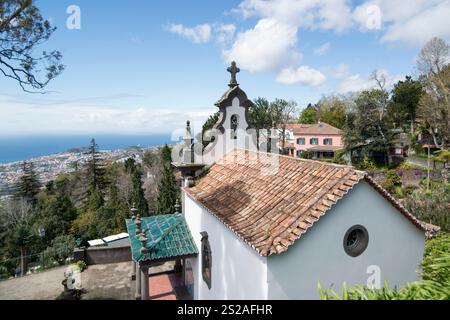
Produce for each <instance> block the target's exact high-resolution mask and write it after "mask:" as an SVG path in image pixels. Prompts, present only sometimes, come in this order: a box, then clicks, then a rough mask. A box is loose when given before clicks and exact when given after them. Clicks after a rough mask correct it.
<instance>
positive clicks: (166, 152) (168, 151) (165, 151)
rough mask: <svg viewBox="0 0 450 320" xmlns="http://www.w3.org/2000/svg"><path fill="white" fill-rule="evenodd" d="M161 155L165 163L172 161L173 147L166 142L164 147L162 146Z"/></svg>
mask: <svg viewBox="0 0 450 320" xmlns="http://www.w3.org/2000/svg"><path fill="white" fill-rule="evenodd" d="M159 156H160V158H161V161H162V162H163V163H172V148H170V147H169V146H168V145H167V144H165V145H164V147H162V148H160V150H159Z"/></svg>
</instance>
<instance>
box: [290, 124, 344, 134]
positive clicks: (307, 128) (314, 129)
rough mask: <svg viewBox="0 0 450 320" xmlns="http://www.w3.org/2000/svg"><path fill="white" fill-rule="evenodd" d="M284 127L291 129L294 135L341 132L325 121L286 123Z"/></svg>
mask: <svg viewBox="0 0 450 320" xmlns="http://www.w3.org/2000/svg"><path fill="white" fill-rule="evenodd" d="M286 129H289V130H292V131H293V132H294V134H295V135H302V134H325V135H326V134H341V133H342V131H341V130H340V129H338V128H335V127H333V126H332V125H329V124H328V123H325V122H320V123H315V124H287V125H286Z"/></svg>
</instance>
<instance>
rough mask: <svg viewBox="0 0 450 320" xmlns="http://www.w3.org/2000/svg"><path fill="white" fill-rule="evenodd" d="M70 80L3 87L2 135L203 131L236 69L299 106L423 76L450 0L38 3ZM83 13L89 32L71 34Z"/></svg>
mask: <svg viewBox="0 0 450 320" xmlns="http://www.w3.org/2000/svg"><path fill="white" fill-rule="evenodd" d="M35 3H36V5H37V6H38V7H39V8H40V9H41V12H42V14H43V15H44V16H45V17H46V18H47V19H49V20H50V21H51V22H52V23H53V24H54V25H55V26H56V27H57V31H56V32H55V33H54V34H53V36H52V37H51V39H50V40H49V41H48V42H47V43H46V44H45V45H44V46H43V47H42V49H58V50H60V51H61V52H62V54H63V63H64V64H65V65H66V70H65V71H64V73H63V74H62V75H61V76H59V77H58V78H56V79H55V80H54V81H52V82H51V84H50V85H49V86H48V87H47V88H46V89H47V90H48V91H49V93H48V94H46V95H40V94H28V93H23V92H22V91H21V89H20V88H19V86H18V85H17V83H15V82H13V81H10V80H7V79H6V78H0V134H2V135H18V134H49V133H52V134H63V133H64V134H67V133H73V134H77V133H84V134H86V133H89V134H90V133H170V132H172V131H173V130H175V129H177V128H182V127H183V124H184V122H185V120H187V119H190V120H191V121H192V122H193V124H194V126H195V127H197V128H198V127H199V126H200V125H201V123H202V122H203V121H204V119H205V118H206V117H207V116H208V115H209V114H211V113H213V112H215V111H216V107H214V102H215V101H216V100H217V99H218V98H219V97H220V96H221V94H222V93H223V92H224V91H225V90H226V88H227V85H226V84H227V82H228V80H229V74H228V73H227V72H226V71H225V68H226V67H227V65H228V63H229V61H231V60H236V62H237V64H238V66H239V67H240V68H241V72H240V74H239V75H238V82H239V83H240V84H241V87H242V88H243V89H244V90H245V91H246V92H247V94H248V96H249V97H250V98H256V97H259V96H262V97H267V98H269V99H273V98H275V97H279V98H285V99H294V100H296V101H297V102H298V104H299V106H300V107H304V106H306V105H307V104H308V103H309V102H312V103H314V102H317V101H318V100H319V99H320V97H321V96H322V95H328V94H345V93H347V92H350V91H357V90H360V89H364V88H368V87H371V86H372V85H373V83H371V82H370V81H369V80H368V76H369V74H370V73H371V72H372V71H373V70H375V69H377V70H380V71H381V72H383V73H385V74H386V76H387V78H388V80H389V81H388V82H389V83H390V84H392V83H394V82H395V81H397V80H399V79H401V78H403V77H404V76H405V75H406V74H413V75H414V74H415V73H416V69H415V60H416V56H417V54H418V52H419V50H420V48H421V47H422V46H423V44H424V43H425V42H426V41H428V40H429V39H431V38H432V37H433V36H439V37H442V38H444V39H446V40H449V39H450V21H449V19H448V16H450V2H449V1H448V0H428V1H422V0H417V1H411V0H398V1H387V0H370V1H347V0H328V1H325V0H268V1H266V0H233V1H210V0H208V1H206V0H202V1H200V0H196V1H185V0H184V1H181V0H178V1H156V0H155V1H144V0H129V1H106V0H95V1H93V0H90V1H87V0H71V1H63V0H60V1H50V0H37V1H35ZM70 5H76V6H78V7H79V8H80V12H81V20H80V21H81V29H79V30H76V29H75V30H69V29H68V28H67V27H66V20H67V18H68V17H69V16H70V14H68V13H67V12H66V10H67V8H68V7H69V6H70Z"/></svg>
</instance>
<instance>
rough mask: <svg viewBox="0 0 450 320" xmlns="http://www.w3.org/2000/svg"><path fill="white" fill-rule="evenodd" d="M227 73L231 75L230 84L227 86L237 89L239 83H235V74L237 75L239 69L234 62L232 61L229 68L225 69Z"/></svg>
mask: <svg viewBox="0 0 450 320" xmlns="http://www.w3.org/2000/svg"><path fill="white" fill-rule="evenodd" d="M227 71H228V72H229V73H231V79H230V83H229V84H228V86H229V87H230V88H234V87H237V86H238V85H239V83H237V81H236V74H237V73H238V72H239V71H241V69H239V68H238V67H237V66H236V62H234V61H232V62H231V66H230V67H228V68H227Z"/></svg>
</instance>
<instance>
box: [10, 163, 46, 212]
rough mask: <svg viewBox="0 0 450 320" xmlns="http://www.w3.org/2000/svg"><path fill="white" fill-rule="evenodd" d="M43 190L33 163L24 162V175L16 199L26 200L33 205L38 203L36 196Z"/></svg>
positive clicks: (19, 183) (20, 180) (18, 185)
mask: <svg viewBox="0 0 450 320" xmlns="http://www.w3.org/2000/svg"><path fill="white" fill-rule="evenodd" d="M40 189H41V183H40V182H39V179H38V176H37V174H36V172H35V170H34V165H33V163H32V162H26V161H24V162H23V163H22V175H21V176H20V179H19V182H18V184H17V192H16V194H15V196H16V197H19V198H24V199H25V200H27V201H29V202H30V203H32V204H33V205H34V204H35V203H36V195H37V194H38V193H39V191H40Z"/></svg>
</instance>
